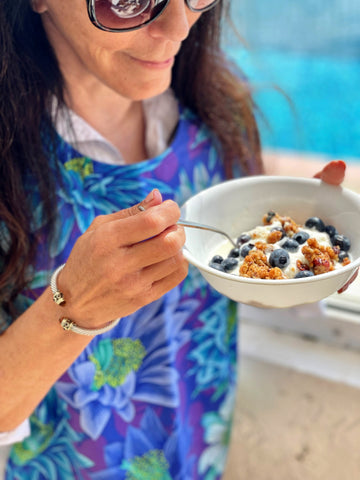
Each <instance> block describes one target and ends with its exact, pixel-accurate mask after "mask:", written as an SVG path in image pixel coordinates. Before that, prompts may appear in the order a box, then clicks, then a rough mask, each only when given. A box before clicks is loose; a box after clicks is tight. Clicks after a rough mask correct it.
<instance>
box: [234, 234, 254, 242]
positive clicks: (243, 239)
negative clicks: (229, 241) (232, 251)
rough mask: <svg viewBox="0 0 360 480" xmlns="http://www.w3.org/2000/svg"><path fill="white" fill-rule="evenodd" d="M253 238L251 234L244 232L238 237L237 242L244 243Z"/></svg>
mask: <svg viewBox="0 0 360 480" xmlns="http://www.w3.org/2000/svg"><path fill="white" fill-rule="evenodd" d="M250 240H251V236H250V235H249V234H248V233H242V234H241V235H240V237H239V238H238V239H237V242H236V243H237V244H238V245H242V244H243V243H246V242H249V241H250Z"/></svg>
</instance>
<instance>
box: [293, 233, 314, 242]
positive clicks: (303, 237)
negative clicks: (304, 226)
mask: <svg viewBox="0 0 360 480" xmlns="http://www.w3.org/2000/svg"><path fill="white" fill-rule="evenodd" d="M309 237H310V235H309V234H308V233H307V232H304V231H303V230H300V231H299V232H296V233H295V234H294V235H293V236H292V238H293V239H294V240H295V241H297V243H299V244H300V245H302V244H303V243H305V242H306V240H307V239H308V238H309Z"/></svg>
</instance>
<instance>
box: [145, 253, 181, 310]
mask: <svg viewBox="0 0 360 480" xmlns="http://www.w3.org/2000/svg"><path fill="white" fill-rule="evenodd" d="M187 273H188V263H187V262H186V261H185V262H183V263H182V264H181V267H179V268H177V269H176V270H175V271H174V272H172V273H170V274H169V275H167V276H166V277H164V278H161V279H160V280H157V281H155V282H153V283H152V285H151V287H150V289H149V291H148V292H147V293H144V296H143V298H142V300H143V304H144V305H146V304H147V303H150V302H153V301H155V300H158V299H159V298H161V297H162V296H163V295H165V293H167V292H169V291H170V290H172V289H173V288H175V287H176V286H177V285H179V283H181V282H182V281H183V280H184V279H185V278H186V276H187Z"/></svg>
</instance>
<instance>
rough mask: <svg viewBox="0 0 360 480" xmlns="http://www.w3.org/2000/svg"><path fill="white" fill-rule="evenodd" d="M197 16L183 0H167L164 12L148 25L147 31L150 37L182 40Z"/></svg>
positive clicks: (175, 40)
mask: <svg viewBox="0 0 360 480" xmlns="http://www.w3.org/2000/svg"><path fill="white" fill-rule="evenodd" d="M199 16H200V14H199V13H194V12H192V11H191V10H189V8H188V7H187V6H186V3H185V1H184V0H169V3H168V5H167V6H166V8H165V10H164V12H163V13H162V14H161V15H160V16H159V17H158V18H157V19H156V20H155V21H154V22H152V23H151V24H150V25H149V26H148V29H149V33H150V35H151V36H152V37H164V38H166V39H168V40H172V41H174V42H182V41H183V40H185V38H186V37H187V36H188V35H189V32H190V28H191V27H192V25H193V24H194V23H195V21H196V20H197V18H198V17H199Z"/></svg>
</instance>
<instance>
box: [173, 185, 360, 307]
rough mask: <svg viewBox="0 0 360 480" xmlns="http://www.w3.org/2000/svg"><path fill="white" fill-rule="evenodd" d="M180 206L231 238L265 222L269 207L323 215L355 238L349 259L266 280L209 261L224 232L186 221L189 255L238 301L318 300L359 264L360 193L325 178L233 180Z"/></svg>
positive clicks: (301, 218) (298, 217)
mask: <svg viewBox="0 0 360 480" xmlns="http://www.w3.org/2000/svg"><path fill="white" fill-rule="evenodd" d="M181 210H182V213H181V217H182V218H183V219H184V220H189V221H194V222H199V223H204V224H207V225H212V226H214V227H217V228H219V229H221V230H224V231H225V232H227V233H228V234H229V235H230V236H231V237H232V238H237V237H238V236H239V235H240V234H241V233H243V232H245V231H247V230H251V229H252V228H254V227H255V226H256V225H260V224H261V222H262V217H263V215H264V214H265V213H267V212H268V211H270V210H273V211H275V212H277V213H279V214H280V215H287V216H290V217H292V218H293V219H294V220H295V221H296V222H297V223H299V224H303V223H304V222H305V221H306V219H307V218H309V217H313V216H317V217H320V218H321V219H322V220H323V221H324V222H325V223H326V224H332V225H334V226H335V227H336V228H337V230H338V231H339V233H342V234H343V235H346V236H347V237H349V238H350V240H351V244H352V245H351V250H350V252H349V253H350V255H351V258H352V262H351V263H350V264H349V265H346V266H344V267H341V268H339V269H336V270H333V271H332V272H328V273H324V274H321V275H316V276H314V277H309V278H300V279H286V280H262V279H253V278H245V277H239V276H236V275H231V274H228V273H223V272H220V271H218V270H215V269H213V268H211V267H209V266H208V262H209V258H210V256H211V253H213V252H214V250H216V247H217V246H218V245H220V244H221V243H222V242H223V241H224V238H225V237H223V236H222V235H219V234H217V233H213V232H210V231H204V230H198V229H193V228H186V227H185V232H186V243H185V247H184V255H185V257H186V258H187V260H188V261H189V262H190V263H191V264H193V265H195V266H196V267H197V268H198V269H199V270H200V272H201V273H202V275H203V276H204V278H205V279H206V280H207V281H208V282H209V284H210V285H212V287H214V288H215V289H216V290H217V291H219V292H220V293H222V294H223V295H226V296H227V297H229V298H231V299H232V300H235V301H237V302H241V303H246V304H248V305H253V306H256V307H263V308H286V307H293V306H296V305H301V304H305V303H312V302H316V301H319V300H321V299H323V298H326V297H328V296H329V295H331V294H332V293H334V292H336V291H337V290H338V289H339V288H341V287H342V286H343V285H344V284H345V283H346V282H347V281H348V280H349V279H350V278H351V276H352V275H353V274H354V272H355V270H356V269H357V268H358V267H359V265H360V195H357V194H356V193H354V192H352V191H350V190H348V189H346V188H342V187H335V186H331V185H328V184H326V183H324V182H322V181H320V180H316V179H305V178H295V177H274V176H253V177H246V178H243V179H236V180H229V181H226V182H223V183H221V184H219V185H216V186H214V187H211V188H208V189H206V190H203V191H202V192H200V193H198V194H197V195H195V196H193V197H192V198H190V199H189V200H188V201H187V202H186V203H185V204H184V205H183V206H182V208H181ZM359 295H360V292H359Z"/></svg>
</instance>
